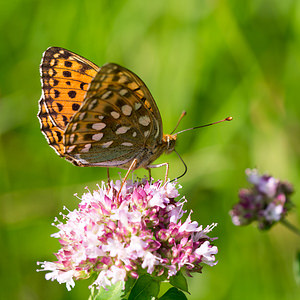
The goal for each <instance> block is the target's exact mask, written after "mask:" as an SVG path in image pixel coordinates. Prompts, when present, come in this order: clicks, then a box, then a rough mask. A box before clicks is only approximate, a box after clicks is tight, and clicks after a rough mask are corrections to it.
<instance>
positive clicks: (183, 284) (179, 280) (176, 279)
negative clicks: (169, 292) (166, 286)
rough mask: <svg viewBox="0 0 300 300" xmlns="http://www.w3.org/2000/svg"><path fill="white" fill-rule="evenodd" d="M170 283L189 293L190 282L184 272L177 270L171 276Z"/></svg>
mask: <svg viewBox="0 0 300 300" xmlns="http://www.w3.org/2000/svg"><path fill="white" fill-rule="evenodd" d="M170 283H171V284H172V285H173V286H174V287H176V288H178V289H180V290H182V291H184V292H187V293H189V288H188V284H187V281H186V278H185V277H184V275H183V274H182V272H180V271H179V272H177V274H176V275H174V276H172V277H170Z"/></svg>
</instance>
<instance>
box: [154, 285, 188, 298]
mask: <svg viewBox="0 0 300 300" xmlns="http://www.w3.org/2000/svg"><path fill="white" fill-rule="evenodd" d="M159 300H187V297H186V296H185V294H184V293H183V292H182V291H179V290H178V289H177V288H175V287H172V288H170V289H169V290H168V291H167V292H166V293H164V294H163V295H162V296H161V297H160V298H159Z"/></svg>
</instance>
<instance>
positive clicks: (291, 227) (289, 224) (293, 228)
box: [280, 219, 300, 236]
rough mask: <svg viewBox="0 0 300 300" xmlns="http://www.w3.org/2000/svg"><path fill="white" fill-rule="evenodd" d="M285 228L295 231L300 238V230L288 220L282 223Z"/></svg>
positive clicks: (283, 220)
mask: <svg viewBox="0 0 300 300" xmlns="http://www.w3.org/2000/svg"><path fill="white" fill-rule="evenodd" d="M280 222H281V223H282V224H283V225H284V226H286V227H287V228H288V229H290V230H291V231H293V232H294V233H296V234H297V235H299V236H300V230H299V229H298V228H297V227H295V226H294V225H293V224H291V223H290V222H288V221H287V220H285V219H282V220H281V221H280Z"/></svg>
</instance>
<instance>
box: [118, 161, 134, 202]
mask: <svg viewBox="0 0 300 300" xmlns="http://www.w3.org/2000/svg"><path fill="white" fill-rule="evenodd" d="M136 163H137V159H136V158H135V159H134V160H133V161H132V163H131V165H130V167H129V169H128V170H127V173H126V175H125V177H124V178H123V180H122V184H121V187H120V190H119V192H118V194H117V199H118V198H119V195H120V193H121V191H122V188H123V186H124V184H125V181H126V179H127V177H128V175H129V173H130V172H131V171H132V170H133V169H134V168H135V166H136Z"/></svg>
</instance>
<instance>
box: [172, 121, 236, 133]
mask: <svg viewBox="0 0 300 300" xmlns="http://www.w3.org/2000/svg"><path fill="white" fill-rule="evenodd" d="M231 120H232V117H227V118H225V119H223V120H220V121H217V122H213V123H209V124H205V125H201V126H196V127H192V128H188V129H184V130H181V131H179V132H176V133H175V135H177V134H179V133H183V132H185V131H189V130H193V129H197V128H202V127H207V126H211V125H214V124H218V123H221V122H224V121H231Z"/></svg>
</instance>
